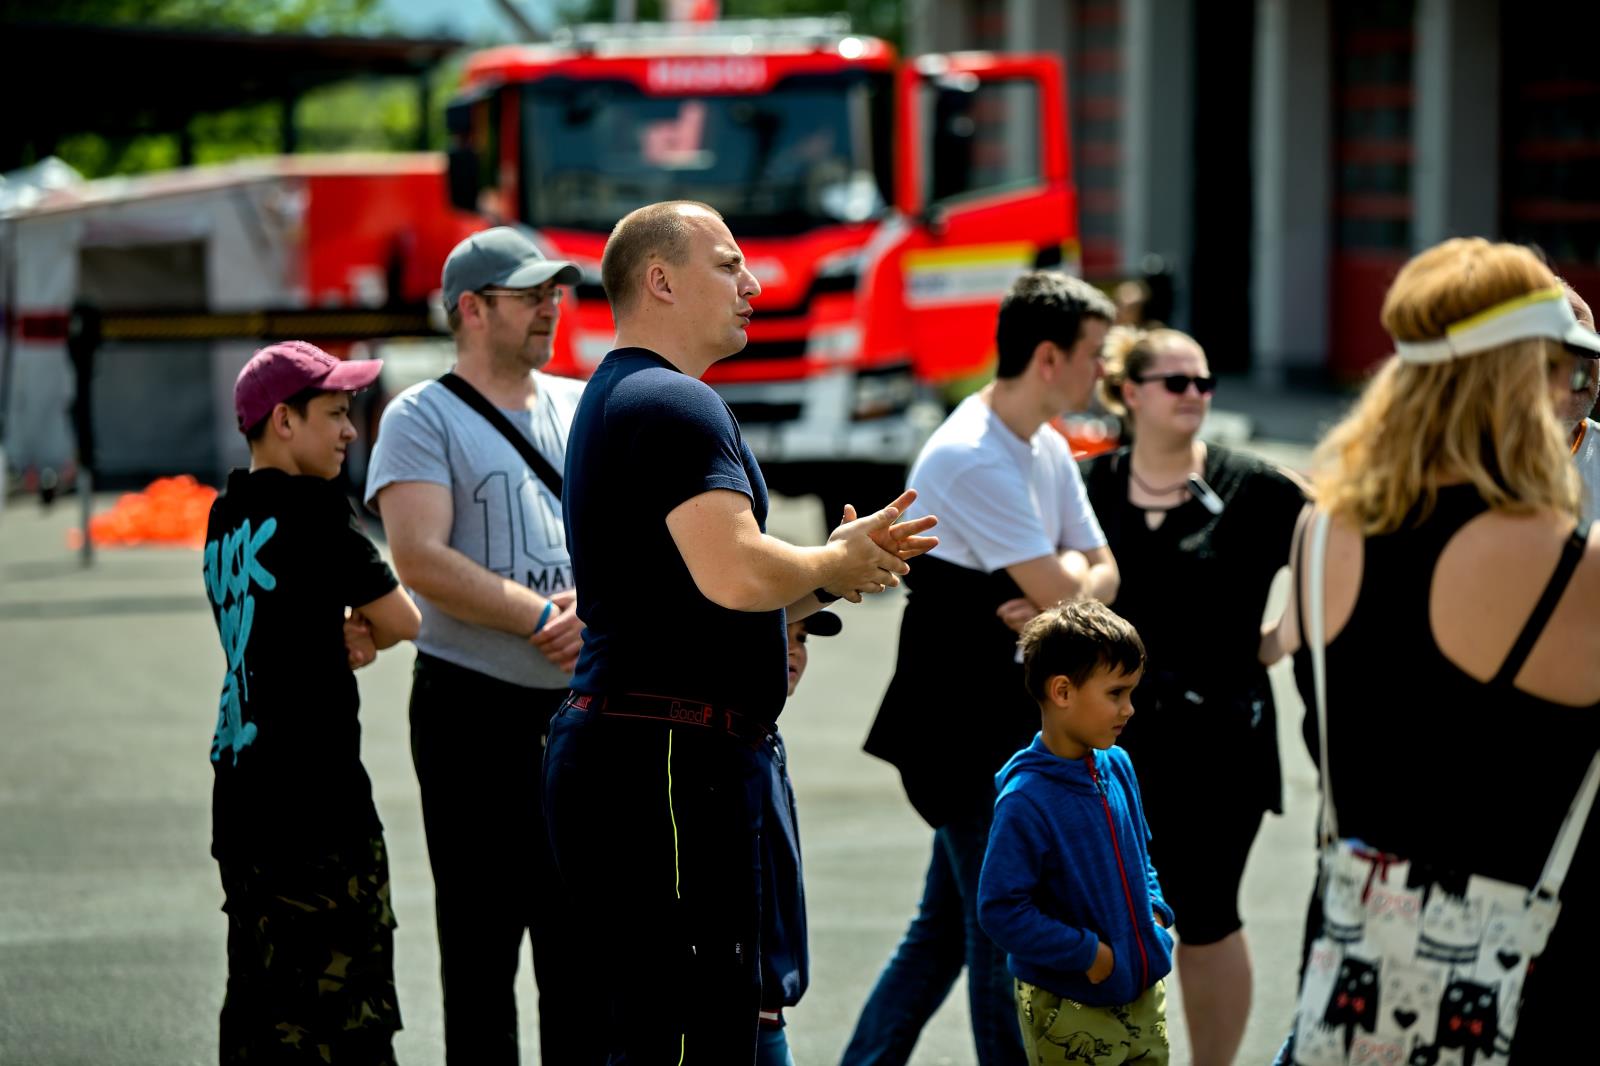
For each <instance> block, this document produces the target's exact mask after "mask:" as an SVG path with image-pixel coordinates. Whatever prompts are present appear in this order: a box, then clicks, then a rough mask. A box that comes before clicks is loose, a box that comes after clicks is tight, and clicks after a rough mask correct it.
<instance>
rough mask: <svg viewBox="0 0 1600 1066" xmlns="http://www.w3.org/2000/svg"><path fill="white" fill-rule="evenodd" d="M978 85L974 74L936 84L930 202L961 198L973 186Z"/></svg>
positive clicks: (946, 79) (943, 80) (947, 79)
mask: <svg viewBox="0 0 1600 1066" xmlns="http://www.w3.org/2000/svg"><path fill="white" fill-rule="evenodd" d="M977 88H978V83H977V79H976V78H974V77H972V75H970V74H969V75H967V76H966V77H964V78H954V77H951V78H945V79H941V80H940V81H939V82H938V83H937V88H936V90H935V92H936V94H937V95H936V96H935V97H934V101H933V153H932V159H931V163H932V171H933V173H932V174H931V175H930V178H931V180H930V182H929V192H930V195H929V200H930V201H931V202H933V203H938V202H939V201H940V200H946V199H949V198H950V197H952V196H959V195H960V194H962V193H964V192H967V191H968V190H969V189H970V188H971V187H972V142H973V138H974V136H975V135H976V134H977V124H976V123H975V122H974V121H973V118H972V104H973V101H974V99H975V98H976V96H977Z"/></svg>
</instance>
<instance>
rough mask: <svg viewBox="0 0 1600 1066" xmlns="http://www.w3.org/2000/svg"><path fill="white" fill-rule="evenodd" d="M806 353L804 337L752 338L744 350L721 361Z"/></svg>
mask: <svg viewBox="0 0 1600 1066" xmlns="http://www.w3.org/2000/svg"><path fill="white" fill-rule="evenodd" d="M805 354H806V341H805V338H804V337H797V338H795V339H794V340H786V341H758V340H752V341H750V342H749V343H748V344H746V345H745V346H744V351H742V352H740V353H739V354H738V355H731V356H729V357H728V358H727V359H725V360H723V362H731V361H733V360H740V361H748V360H751V359H799V358H801V357H802V356H804V355H805Z"/></svg>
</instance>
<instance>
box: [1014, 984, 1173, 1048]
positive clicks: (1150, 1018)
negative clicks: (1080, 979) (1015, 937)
mask: <svg viewBox="0 0 1600 1066" xmlns="http://www.w3.org/2000/svg"><path fill="white" fill-rule="evenodd" d="M1017 1020H1018V1021H1019V1022H1021V1024H1022V1046H1023V1047H1024V1048H1025V1049H1026V1050H1027V1053H1028V1061H1029V1062H1030V1063H1033V1064H1034V1066H1047V1064H1057V1063H1073V1062H1077V1063H1087V1064H1089V1066H1119V1064H1120V1063H1124V1062H1137V1063H1141V1064H1142V1066H1166V1063H1167V993H1166V989H1165V988H1164V987H1163V986H1162V983H1161V982H1160V981H1157V982H1156V983H1155V984H1154V985H1153V986H1152V987H1150V988H1148V989H1146V990H1145V993H1144V995H1142V996H1140V997H1139V998H1138V999H1136V1000H1134V1001H1133V1002H1132V1003H1129V1004H1126V1005H1124V1006H1119V1007H1090V1006H1087V1005H1085V1004H1083V1003H1079V1002H1077V1001H1076V1000H1071V999H1064V998H1062V997H1061V996H1058V995H1056V994H1055V993H1054V992H1049V991H1046V990H1045V989H1043V988H1038V987H1036V986H1034V985H1030V984H1029V983H1028V982H1026V981H1018V982H1017Z"/></svg>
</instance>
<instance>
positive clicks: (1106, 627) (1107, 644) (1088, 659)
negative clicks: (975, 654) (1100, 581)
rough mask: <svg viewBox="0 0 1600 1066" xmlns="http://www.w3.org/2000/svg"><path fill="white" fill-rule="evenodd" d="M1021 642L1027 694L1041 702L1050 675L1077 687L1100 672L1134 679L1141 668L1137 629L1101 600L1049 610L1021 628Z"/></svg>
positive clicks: (1141, 660) (1073, 601) (1076, 602)
mask: <svg viewBox="0 0 1600 1066" xmlns="http://www.w3.org/2000/svg"><path fill="white" fill-rule="evenodd" d="M1019 643H1021V645H1022V675H1023V679H1024V680H1025V681H1026V683H1027V686H1028V694H1029V695H1031V696H1032V697H1033V698H1034V699H1036V700H1039V701H1041V702H1042V701H1043V700H1045V699H1047V698H1048V692H1049V688H1050V679H1051V678H1052V677H1058V676H1064V677H1066V679H1067V680H1068V681H1071V682H1072V685H1073V687H1074V688H1077V687H1080V686H1082V685H1083V684H1084V683H1085V682H1087V681H1088V680H1089V678H1090V677H1091V676H1093V675H1094V674H1095V673H1096V672H1098V671H1100V670H1109V671H1112V672H1115V673H1121V674H1128V675H1132V674H1136V673H1138V672H1139V670H1140V669H1142V668H1143V667H1144V661H1145V653H1144V641H1142V640H1140V639H1139V631H1138V630H1136V629H1134V628H1133V625H1132V624H1131V623H1130V622H1128V620H1127V619H1125V618H1123V617H1122V616H1121V615H1119V614H1117V613H1116V612H1115V611H1113V610H1112V609H1111V608H1109V607H1107V606H1106V605H1105V604H1103V603H1101V602H1100V601H1099V600H1071V601H1069V602H1067V603H1062V604H1059V605H1057V606H1055V607H1052V608H1050V609H1049V610H1048V611H1045V612H1044V613H1043V614H1040V615H1039V616H1038V617H1036V618H1034V619H1033V621H1031V622H1029V623H1028V624H1027V625H1026V626H1025V627H1024V628H1023V630H1022V640H1021V641H1020V642H1019Z"/></svg>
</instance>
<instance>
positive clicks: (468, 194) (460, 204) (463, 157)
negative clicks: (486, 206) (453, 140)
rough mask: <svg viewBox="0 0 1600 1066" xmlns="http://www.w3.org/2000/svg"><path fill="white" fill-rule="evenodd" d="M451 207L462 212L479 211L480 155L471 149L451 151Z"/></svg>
mask: <svg viewBox="0 0 1600 1066" xmlns="http://www.w3.org/2000/svg"><path fill="white" fill-rule="evenodd" d="M447 158H448V159H449V161H450V205H451V206H452V207H456V208H459V209H460V210H462V211H477V210H478V153H477V152H475V151H473V150H472V149H471V148H466V147H458V148H452V149H450V151H449V153H448V156H447Z"/></svg>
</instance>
